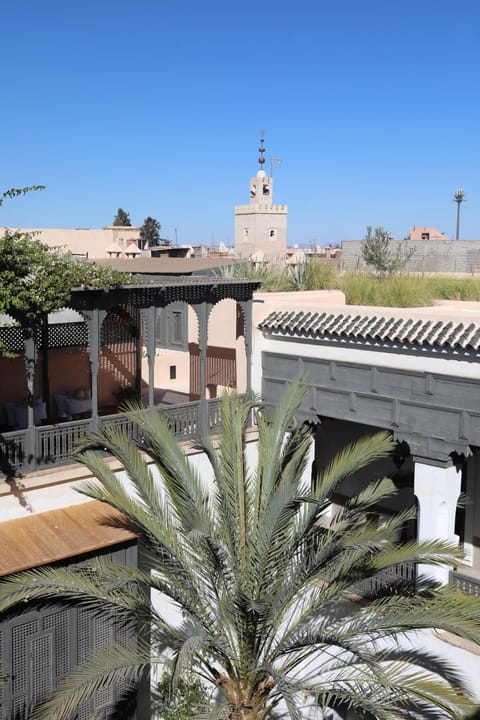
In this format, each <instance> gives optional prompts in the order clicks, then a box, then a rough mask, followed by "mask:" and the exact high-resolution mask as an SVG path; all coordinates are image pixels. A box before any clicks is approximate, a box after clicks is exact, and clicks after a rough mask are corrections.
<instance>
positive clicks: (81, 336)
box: [0, 322, 88, 352]
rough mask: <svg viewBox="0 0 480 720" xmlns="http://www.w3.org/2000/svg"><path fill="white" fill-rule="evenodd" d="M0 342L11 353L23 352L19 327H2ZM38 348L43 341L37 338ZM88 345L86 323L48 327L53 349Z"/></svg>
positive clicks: (49, 342) (60, 324) (50, 346)
mask: <svg viewBox="0 0 480 720" xmlns="http://www.w3.org/2000/svg"><path fill="white" fill-rule="evenodd" d="M0 342H2V343H4V345H5V347H6V348H7V350H9V351H10V352H23V338H22V331H21V328H19V327H0ZM36 342H37V346H38V347H40V345H41V339H40V337H39V334H38V333H37V336H36ZM87 343H88V330H87V326H86V324H85V323H84V322H76V323H57V324H55V325H49V326H48V346H49V348H51V349H55V348H64V347H85V346H86V345H87Z"/></svg>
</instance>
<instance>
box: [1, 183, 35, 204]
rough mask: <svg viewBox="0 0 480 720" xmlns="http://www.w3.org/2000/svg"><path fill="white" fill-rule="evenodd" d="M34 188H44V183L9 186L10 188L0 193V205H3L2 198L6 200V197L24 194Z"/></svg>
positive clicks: (10, 197)
mask: <svg viewBox="0 0 480 720" xmlns="http://www.w3.org/2000/svg"><path fill="white" fill-rule="evenodd" d="M35 190H45V185H31V186H30V187H24V188H10V190H5V192H3V193H2V194H1V195H0V205H3V202H4V200H7V198H9V199H10V200H11V199H12V198H15V197H18V196H19V195H26V194H27V193H29V192H33V191H35Z"/></svg>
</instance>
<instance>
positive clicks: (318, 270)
mask: <svg viewBox="0 0 480 720" xmlns="http://www.w3.org/2000/svg"><path fill="white" fill-rule="evenodd" d="M220 274H221V275H222V276H223V277H247V278H251V279H255V280H261V281H262V287H261V290H262V292H288V291H295V290H341V291H342V292H344V293H345V298H346V302H347V304H348V305H378V306H379V307H422V306H426V305H431V304H432V302H433V301H434V300H475V301H480V278H474V277H472V278H453V277H438V276H426V275H412V274H402V273H399V274H394V275H390V276H376V275H372V274H371V273H362V272H347V273H340V272H339V271H338V270H337V269H336V268H335V267H334V266H333V265H331V264H328V263H325V262H322V260H319V259H317V258H307V259H306V260H305V262H304V263H302V265H301V266H300V268H298V266H297V268H295V269H292V268H285V267H279V266H276V265H267V264H263V265H257V266H255V265H254V264H253V263H249V262H243V263H235V264H234V265H229V266H226V267H224V268H222V269H221V270H220Z"/></svg>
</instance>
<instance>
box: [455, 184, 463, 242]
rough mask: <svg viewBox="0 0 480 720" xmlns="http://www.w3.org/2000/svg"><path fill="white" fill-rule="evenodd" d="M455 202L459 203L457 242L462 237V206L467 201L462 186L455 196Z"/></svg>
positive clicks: (458, 188)
mask: <svg viewBox="0 0 480 720" xmlns="http://www.w3.org/2000/svg"><path fill="white" fill-rule="evenodd" d="M453 200H454V202H456V203H457V234H456V236H455V240H458V239H459V237H460V205H461V204H462V202H463V201H464V200H465V190H464V189H463V188H462V187H460V185H459V186H458V187H457V189H456V190H455V192H454V194H453Z"/></svg>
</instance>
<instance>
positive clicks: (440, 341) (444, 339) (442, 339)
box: [435, 320, 463, 347]
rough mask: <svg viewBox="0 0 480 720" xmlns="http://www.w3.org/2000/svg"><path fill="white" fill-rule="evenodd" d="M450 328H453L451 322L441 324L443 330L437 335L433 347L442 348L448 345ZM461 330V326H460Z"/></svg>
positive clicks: (450, 333)
mask: <svg viewBox="0 0 480 720" xmlns="http://www.w3.org/2000/svg"><path fill="white" fill-rule="evenodd" d="M452 327H453V321H452V320H449V321H448V322H445V323H444V324H443V328H442V330H441V332H440V333H439V334H438V335H437V338H436V340H435V345H440V347H444V345H449V344H450V338H451V337H452V334H453V333H452V332H451V331H452ZM462 328H463V324H462Z"/></svg>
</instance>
